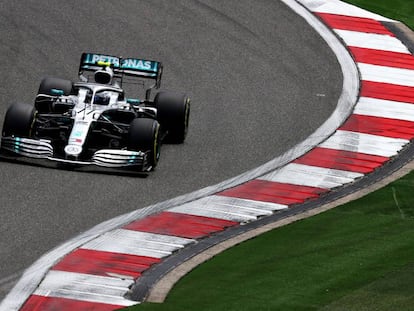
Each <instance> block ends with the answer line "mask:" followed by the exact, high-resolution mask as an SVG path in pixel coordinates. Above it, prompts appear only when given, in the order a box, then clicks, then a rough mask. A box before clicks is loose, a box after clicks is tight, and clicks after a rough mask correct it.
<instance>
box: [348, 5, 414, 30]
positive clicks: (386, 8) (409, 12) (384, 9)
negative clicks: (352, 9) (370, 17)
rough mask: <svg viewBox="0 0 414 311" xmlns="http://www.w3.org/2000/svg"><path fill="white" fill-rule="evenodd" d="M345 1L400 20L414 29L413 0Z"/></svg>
mask: <svg viewBox="0 0 414 311" xmlns="http://www.w3.org/2000/svg"><path fill="white" fill-rule="evenodd" d="M345 2H348V3H351V4H354V5H356V6H359V7H361V8H364V9H366V10H368V11H371V12H374V13H377V14H380V15H382V16H386V17H388V18H392V19H395V20H399V21H401V22H403V23H404V24H406V25H407V26H408V27H410V28H411V29H414V19H413V16H414V3H413V1H412V0H345Z"/></svg>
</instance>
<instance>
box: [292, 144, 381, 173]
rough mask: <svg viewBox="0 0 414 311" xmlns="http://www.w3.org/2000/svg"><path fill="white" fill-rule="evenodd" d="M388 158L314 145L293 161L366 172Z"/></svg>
mask: <svg viewBox="0 0 414 311" xmlns="http://www.w3.org/2000/svg"><path fill="white" fill-rule="evenodd" d="M388 160H389V158H387V157H380V156H374V155H369V154H364V153H359V152H352V151H345V150H336V149H329V148H320V147H316V148H314V149H312V150H311V151H309V152H308V153H307V154H305V155H303V156H302V157H300V158H299V159H296V160H295V161H294V163H298V164H304V165H311V166H319V167H325V168H333V169H338V170H345V171H350V172H357V173H363V174H367V173H370V172H372V171H373V170H374V169H376V168H377V167H379V166H381V165H382V164H383V163H384V162H386V161H388Z"/></svg>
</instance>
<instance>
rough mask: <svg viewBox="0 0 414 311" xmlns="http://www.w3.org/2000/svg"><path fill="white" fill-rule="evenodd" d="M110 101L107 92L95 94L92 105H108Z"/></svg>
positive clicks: (109, 95)
mask: <svg viewBox="0 0 414 311" xmlns="http://www.w3.org/2000/svg"><path fill="white" fill-rule="evenodd" d="M110 100H111V94H110V93H109V92H100V93H96V94H95V96H94V98H93V103H94V104H96V105H108V104H109V101H110Z"/></svg>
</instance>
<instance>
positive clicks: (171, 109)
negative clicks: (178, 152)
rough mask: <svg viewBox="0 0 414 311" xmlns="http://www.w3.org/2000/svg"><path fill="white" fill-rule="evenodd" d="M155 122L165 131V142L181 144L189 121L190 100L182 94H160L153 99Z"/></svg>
mask: <svg viewBox="0 0 414 311" xmlns="http://www.w3.org/2000/svg"><path fill="white" fill-rule="evenodd" d="M154 104H155V108H157V120H158V121H159V122H160V124H161V126H162V127H163V129H165V130H166V131H167V137H166V139H167V141H168V142H171V143H176V144H179V143H183V142H184V140H185V138H186V137H187V132H188V124H189V121H190V99H189V98H188V97H187V96H186V95H184V94H175V93H170V92H160V93H158V94H157V95H156V96H155V98H154Z"/></svg>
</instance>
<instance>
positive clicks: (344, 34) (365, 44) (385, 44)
mask: <svg viewBox="0 0 414 311" xmlns="http://www.w3.org/2000/svg"><path fill="white" fill-rule="evenodd" d="M335 32H336V33H337V34H338V35H339V36H340V37H341V38H342V39H343V40H344V41H345V43H346V45H348V46H356V47H360V48H367V49H375V50H382V51H391V52H399V53H406V54H410V52H409V51H408V49H407V47H406V46H405V45H404V44H402V43H401V41H400V40H398V39H397V38H394V37H391V36H387V35H379V34H370V33H364V32H357V31H350V30H340V29H335Z"/></svg>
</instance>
